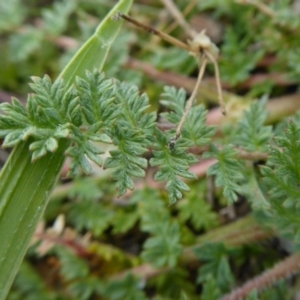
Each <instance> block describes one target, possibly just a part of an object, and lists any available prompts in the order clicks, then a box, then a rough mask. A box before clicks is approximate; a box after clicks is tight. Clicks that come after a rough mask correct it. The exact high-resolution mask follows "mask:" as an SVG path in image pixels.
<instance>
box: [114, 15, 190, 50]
mask: <svg viewBox="0 0 300 300" xmlns="http://www.w3.org/2000/svg"><path fill="white" fill-rule="evenodd" d="M118 17H121V18H123V19H124V20H126V21H128V22H130V23H132V24H134V25H135V26H137V27H140V28H142V29H144V30H145V31H147V32H149V33H153V34H155V35H157V36H159V37H160V38H162V39H163V40H165V41H167V42H169V43H171V44H172V45H175V46H177V47H180V48H182V49H184V50H186V51H190V47H189V46H188V45H187V44H185V43H183V42H182V41H180V40H178V39H176V38H174V37H172V36H171V35H169V34H167V33H164V32H162V31H160V30H158V29H155V28H153V27H150V26H148V25H145V24H143V23H141V22H139V21H137V20H135V19H133V18H131V17H129V16H127V15H124V14H122V13H118Z"/></svg>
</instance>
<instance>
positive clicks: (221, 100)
mask: <svg viewBox="0 0 300 300" xmlns="http://www.w3.org/2000/svg"><path fill="white" fill-rule="evenodd" d="M204 52H205V55H206V56H207V57H208V58H209V59H210V61H211V62H212V63H213V65H214V68H215V77H216V85H217V91H218V97H219V102H220V107H221V112H222V114H223V115H224V116H225V115H226V107H225V103H224V99H223V92H222V86H221V80H220V72H219V66H218V63H217V61H216V59H215V58H214V56H213V55H211V54H210V53H209V52H208V51H204Z"/></svg>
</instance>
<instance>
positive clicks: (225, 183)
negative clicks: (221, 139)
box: [204, 144, 244, 203]
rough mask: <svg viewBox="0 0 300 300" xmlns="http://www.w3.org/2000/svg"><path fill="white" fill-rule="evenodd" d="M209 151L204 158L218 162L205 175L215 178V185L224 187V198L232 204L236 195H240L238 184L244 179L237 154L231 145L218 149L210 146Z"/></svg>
mask: <svg viewBox="0 0 300 300" xmlns="http://www.w3.org/2000/svg"><path fill="white" fill-rule="evenodd" d="M210 150H211V152H208V153H205V155H204V156H205V157H209V158H216V159H217V160H218V162H217V163H215V164H214V165H212V166H211V167H210V168H209V169H208V171H207V175H214V176H216V185H217V186H218V187H224V190H223V194H224V196H225V197H226V198H227V199H228V201H229V203H233V202H234V201H236V200H237V194H238V193H241V189H240V185H239V184H240V182H241V181H242V180H243V179H244V176H243V174H242V171H243V165H242V163H241V162H240V161H239V160H238V159H237V154H238V152H237V150H235V149H234V148H233V146H231V145H228V146H226V147H224V148H223V149H218V148H217V147H216V146H215V145H213V144H212V145H211V146H210Z"/></svg>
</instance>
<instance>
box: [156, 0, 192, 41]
mask: <svg viewBox="0 0 300 300" xmlns="http://www.w3.org/2000/svg"><path fill="white" fill-rule="evenodd" d="M161 1H162V2H163V4H164V5H165V7H166V8H167V9H168V10H169V11H170V13H171V15H172V16H173V17H174V19H175V20H176V21H177V22H178V24H179V25H180V26H181V27H182V28H183V29H184V31H185V32H186V34H187V35H189V36H190V37H191V38H194V37H195V36H196V34H197V33H196V32H195V30H194V29H193V28H192V27H191V26H190V25H189V24H188V23H187V21H186V20H185V18H184V17H183V15H182V13H181V12H180V11H179V9H178V8H177V6H176V5H175V4H174V2H173V1H172V0H161Z"/></svg>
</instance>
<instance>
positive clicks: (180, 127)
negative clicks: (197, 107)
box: [174, 58, 207, 141]
mask: <svg viewBox="0 0 300 300" xmlns="http://www.w3.org/2000/svg"><path fill="white" fill-rule="evenodd" d="M206 65H207V59H206V58H204V60H203V62H202V65H201V68H200V70H199V75H198V78H197V82H196V85H195V87H194V90H193V93H192V95H191V97H190V98H189V100H188V102H187V104H186V107H185V110H184V113H183V116H182V118H181V120H180V123H179V125H178V127H177V129H176V134H175V138H174V139H175V141H176V140H178V138H179V137H180V134H181V131H182V127H183V125H184V122H185V120H186V118H187V116H188V114H189V112H190V109H191V107H192V105H193V103H194V100H195V98H196V96H197V92H198V89H199V86H200V84H201V81H202V78H203V75H204V71H205V68H206Z"/></svg>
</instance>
